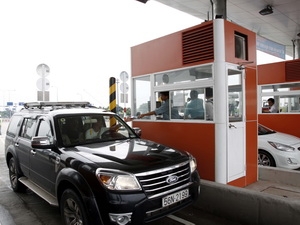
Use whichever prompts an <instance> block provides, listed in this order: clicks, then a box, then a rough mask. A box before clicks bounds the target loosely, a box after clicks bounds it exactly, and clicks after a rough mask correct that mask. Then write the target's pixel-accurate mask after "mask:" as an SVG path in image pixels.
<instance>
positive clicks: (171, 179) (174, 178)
mask: <svg viewBox="0 0 300 225" xmlns="http://www.w3.org/2000/svg"><path fill="white" fill-rule="evenodd" d="M178 179H179V177H177V176H176V175H171V176H169V177H168V178H167V179H166V182H167V183H168V184H173V183H176V182H177V181H178Z"/></svg>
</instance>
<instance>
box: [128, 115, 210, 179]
mask: <svg viewBox="0 0 300 225" xmlns="http://www.w3.org/2000/svg"><path fill="white" fill-rule="evenodd" d="M132 125H133V127H139V128H141V129H142V138H143V137H146V139H149V140H152V141H156V142H158V143H161V144H164V145H167V146H169V147H171V148H175V149H178V150H182V151H188V152H190V153H191V154H192V155H193V156H194V157H195V158H196V159H197V164H198V172H199V174H200V176H201V178H203V179H206V180H211V181H214V179H215V165H214V162H215V146H214V142H215V141H214V137H215V125H214V124H203V123H202V124H200V123H199V124H194V123H193V124H192V123H174V122H172V123H170V122H153V121H152V122H150V121H149V122H145V121H142V122H139V121H133V122H132Z"/></svg>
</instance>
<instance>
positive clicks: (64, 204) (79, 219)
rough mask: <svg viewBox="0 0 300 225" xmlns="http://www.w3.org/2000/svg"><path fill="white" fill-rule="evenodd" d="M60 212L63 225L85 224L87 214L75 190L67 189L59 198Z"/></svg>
mask: <svg viewBox="0 0 300 225" xmlns="http://www.w3.org/2000/svg"><path fill="white" fill-rule="evenodd" d="M60 212H61V215H62V218H63V220H64V224H65V225H74V224H76V225H87V224H88V222H87V216H86V212H85V209H84V206H83V203H82V200H81V199H80V198H79V197H78V195H77V194H76V192H74V191H73V190H71V189H67V190H65V191H64V193H63V194H62V197H61V200H60Z"/></svg>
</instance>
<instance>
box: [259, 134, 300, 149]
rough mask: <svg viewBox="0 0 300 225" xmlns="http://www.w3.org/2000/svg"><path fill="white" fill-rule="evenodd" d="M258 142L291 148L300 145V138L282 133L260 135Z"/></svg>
mask: <svg viewBox="0 0 300 225" xmlns="http://www.w3.org/2000/svg"><path fill="white" fill-rule="evenodd" d="M258 140H259V141H260V140H265V141H272V142H277V143H281V144H285V145H290V146H294V145H300V138H298V137H296V136H293V135H290V134H285V133H280V132H276V133H272V134H264V135H258Z"/></svg>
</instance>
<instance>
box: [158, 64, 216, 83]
mask: <svg viewBox="0 0 300 225" xmlns="http://www.w3.org/2000/svg"><path fill="white" fill-rule="evenodd" d="M210 78H212V65H205V66H201V67H193V68H189V69H183V70H177V71H169V72H164V73H159V74H155V86H160V85H167V84H178V83H184V82H188V81H198V80H205V79H210Z"/></svg>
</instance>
